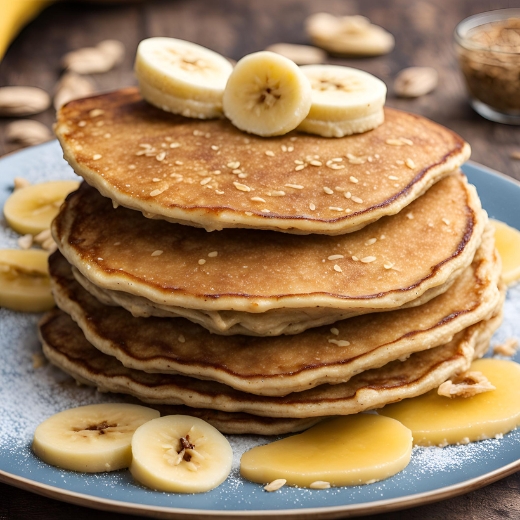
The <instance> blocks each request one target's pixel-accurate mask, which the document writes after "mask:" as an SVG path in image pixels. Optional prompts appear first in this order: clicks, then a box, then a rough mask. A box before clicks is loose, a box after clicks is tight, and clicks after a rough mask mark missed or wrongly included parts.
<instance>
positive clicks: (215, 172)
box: [211, 170, 222, 175]
mask: <svg viewBox="0 0 520 520" xmlns="http://www.w3.org/2000/svg"><path fill="white" fill-rule="evenodd" d="M211 173H213V175H220V174H221V173H222V172H221V171H220V170H213V171H212V172H211Z"/></svg>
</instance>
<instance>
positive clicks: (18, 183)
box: [14, 177, 31, 191]
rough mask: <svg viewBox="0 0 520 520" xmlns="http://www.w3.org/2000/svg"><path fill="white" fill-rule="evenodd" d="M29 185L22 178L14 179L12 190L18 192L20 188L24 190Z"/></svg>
mask: <svg viewBox="0 0 520 520" xmlns="http://www.w3.org/2000/svg"><path fill="white" fill-rule="evenodd" d="M30 185H31V183H30V182H29V181H28V180H27V179H24V178H23V177H15V178H14V189H15V191H16V190H19V189H20V188H26V187H27V186H30Z"/></svg>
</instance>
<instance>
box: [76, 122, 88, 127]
mask: <svg viewBox="0 0 520 520" xmlns="http://www.w3.org/2000/svg"><path fill="white" fill-rule="evenodd" d="M78 126H79V127H80V128H83V127H84V126H87V122H86V121H79V122H78Z"/></svg>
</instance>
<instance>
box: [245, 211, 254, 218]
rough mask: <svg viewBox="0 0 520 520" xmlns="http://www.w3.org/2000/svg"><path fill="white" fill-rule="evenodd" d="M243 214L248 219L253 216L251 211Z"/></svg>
mask: <svg viewBox="0 0 520 520" xmlns="http://www.w3.org/2000/svg"><path fill="white" fill-rule="evenodd" d="M245 214H246V215H247V216H248V217H252V216H253V213H252V212H251V211H245Z"/></svg>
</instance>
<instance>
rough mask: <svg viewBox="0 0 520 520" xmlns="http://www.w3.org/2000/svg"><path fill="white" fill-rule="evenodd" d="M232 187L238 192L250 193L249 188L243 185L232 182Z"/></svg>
mask: <svg viewBox="0 0 520 520" xmlns="http://www.w3.org/2000/svg"><path fill="white" fill-rule="evenodd" d="M233 186H235V188H236V189H237V190H239V191H251V188H250V187H249V186H246V185H245V184H240V183H239V182H234V183H233Z"/></svg>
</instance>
